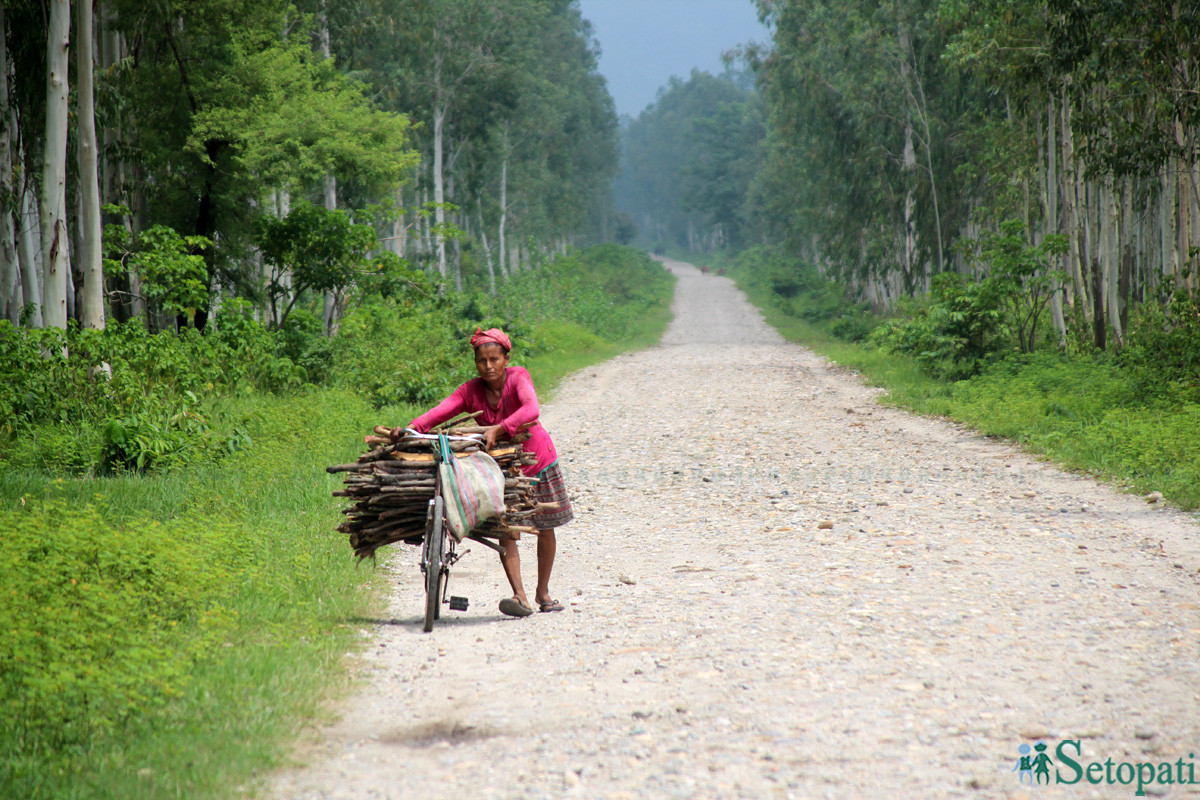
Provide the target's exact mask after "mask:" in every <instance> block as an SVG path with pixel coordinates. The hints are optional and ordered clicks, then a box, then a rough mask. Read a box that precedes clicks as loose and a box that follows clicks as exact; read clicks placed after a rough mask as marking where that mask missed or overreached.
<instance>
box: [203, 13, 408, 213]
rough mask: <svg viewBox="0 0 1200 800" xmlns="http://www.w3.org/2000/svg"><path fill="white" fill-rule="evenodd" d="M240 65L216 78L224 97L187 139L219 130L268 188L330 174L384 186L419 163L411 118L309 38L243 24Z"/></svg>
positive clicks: (235, 53)
mask: <svg viewBox="0 0 1200 800" xmlns="http://www.w3.org/2000/svg"><path fill="white" fill-rule="evenodd" d="M230 48H231V60H232V62H233V68H231V69H229V70H228V71H226V72H225V73H224V74H222V75H221V76H220V77H219V79H218V80H217V81H216V83H215V85H214V86H213V91H214V93H215V94H216V96H217V97H218V98H220V101H219V102H218V103H215V104H213V105H212V106H209V107H207V108H204V109H202V110H200V111H199V112H198V113H197V114H196V115H195V116H194V118H193V122H192V125H193V128H192V132H191V136H190V138H189V141H188V148H189V149H190V150H192V151H194V152H195V153H196V154H197V155H199V156H201V157H202V158H205V159H206V160H207V159H208V158H209V157H208V155H207V153H206V151H207V148H208V143H209V142H211V141H212V140H221V141H224V142H229V143H230V144H231V145H232V146H233V147H235V148H236V156H235V159H236V162H237V163H238V164H239V166H241V167H243V168H244V169H246V170H247V171H248V172H249V173H250V174H252V175H254V176H255V177H256V178H257V179H258V180H260V181H261V182H262V185H263V186H264V187H269V188H275V187H279V188H292V189H304V188H307V186H309V185H310V184H312V183H313V182H316V181H319V180H321V179H323V178H324V176H325V175H326V174H327V173H328V174H333V175H335V176H337V177H338V178H339V179H341V180H357V181H358V182H359V183H362V184H365V185H368V186H373V187H376V188H379V189H383V190H386V189H388V188H389V187H392V186H395V185H396V184H398V183H399V182H400V181H401V179H402V176H403V175H404V174H405V172H406V171H407V170H408V169H411V168H412V167H413V166H415V165H416V163H417V161H418V154H417V153H416V152H415V151H414V150H412V149H411V148H410V147H409V146H408V141H407V136H408V127H409V125H408V118H407V117H406V116H404V115H401V114H394V113H388V112H386V111H381V110H379V109H376V108H373V107H372V105H371V103H370V101H369V100H368V99H367V97H366V93H367V90H368V87H366V86H365V85H363V84H362V83H360V82H359V81H356V80H354V79H353V78H351V77H350V76H348V75H346V74H344V73H342V72H340V71H339V70H338V69H337V67H336V66H335V64H334V61H333V60H332V59H328V60H326V59H321V58H319V57H318V56H317V55H316V54H315V53H314V51H313V48H312V46H311V45H310V43H309V39H308V37H306V36H302V35H292V36H290V37H288V38H285V39H283V40H279V39H277V38H276V35H275V34H274V33H273V32H271V33H268V32H265V31H257V32H256V31H237V32H235V33H234V35H233V37H232V39H231V41H230Z"/></svg>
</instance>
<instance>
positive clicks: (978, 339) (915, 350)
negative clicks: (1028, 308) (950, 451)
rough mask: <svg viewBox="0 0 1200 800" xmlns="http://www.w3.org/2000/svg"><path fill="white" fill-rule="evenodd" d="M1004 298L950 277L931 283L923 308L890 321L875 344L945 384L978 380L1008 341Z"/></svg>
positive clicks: (993, 285)
mask: <svg viewBox="0 0 1200 800" xmlns="http://www.w3.org/2000/svg"><path fill="white" fill-rule="evenodd" d="M1004 304H1005V293H1004V291H1003V289H1002V287H1001V286H1000V285H999V284H998V283H997V282H995V281H983V282H972V281H967V280H965V279H964V278H963V277H962V276H961V275H957V274H955V273H949V272H947V273H943V274H941V275H937V276H935V277H934V279H933V287H932V291H931V292H930V300H929V302H928V304H925V305H922V306H918V307H917V308H916V310H915V312H914V313H913V316H912V317H910V318H900V319H894V320H890V321H889V322H887V323H885V324H883V325H882V326H880V328H879V329H878V330H876V331H875V333H874V334H873V337H872V338H873V339H874V341H875V342H877V343H879V344H881V345H883V346H885V347H887V348H888V349H890V350H891V351H892V352H895V353H905V354H907V355H911V356H913V357H914V358H916V359H917V361H918V363H920V365H921V367H922V369H924V370H925V371H926V372H927V373H929V374H930V375H933V376H935V377H941V378H947V379H951V380H955V379H961V378H967V377H970V376H972V375H975V374H978V373H979V371H980V370H981V369H983V368H984V367H985V366H986V365H987V364H989V363H991V362H993V361H995V360H996V359H997V358H998V357H999V355H1000V353H1001V352H1002V350H1003V349H1004V347H1005V345H1006V342H1007V340H1008V328H1007V326H1006V318H1005V309H1004Z"/></svg>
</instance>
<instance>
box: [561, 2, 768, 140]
mask: <svg viewBox="0 0 1200 800" xmlns="http://www.w3.org/2000/svg"><path fill="white" fill-rule="evenodd" d="M579 8H580V10H582V11H583V16H584V18H585V19H588V20H590V21H591V23H592V27H593V30H594V33H595V36H596V39H597V41H599V42H600V72H601V74H602V75H604V77H605V78H607V79H608V90H609V92H611V93H612V96H613V99H614V100H616V103H617V113H618V114H629V115H631V116H635V117H636V116H637V115H638V114H639V113H641V111H642V109H644V108H645V107H646V106H648V105H650V104H651V103H653V102H654V96H655V94H656V93H657V92H658V89H659V87H660V86H663V85H664V84H666V82H667V79H668V78H670V77H671V76H672V75H678V76H679V77H681V78H687V76H688V75H690V74H691V72H692V68H693V67H695V68H698V69H701V70H705V71H707V72H711V73H713V74H714V75H717V74H720V73H721V72H722V71H723V70H724V65H722V64H721V53H723V52H725V51H726V50H729V49H731V48H733V47H736V46H737V45H739V44H741V43H743V42H748V41H759V42H764V41H767V40H768V39H769V38H770V37H769V35H768V32H767V29H766V28H764V27H763V26H762V25H760V24H759V22H758V13H757V11H756V10H755V6H754V3H753V2H752V0H579Z"/></svg>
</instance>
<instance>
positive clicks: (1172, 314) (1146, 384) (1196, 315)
mask: <svg viewBox="0 0 1200 800" xmlns="http://www.w3.org/2000/svg"><path fill="white" fill-rule="evenodd" d="M1121 358H1122V363H1123V364H1125V365H1126V366H1127V367H1128V369H1129V371H1130V374H1131V377H1132V380H1133V382H1134V385H1135V387H1136V391H1137V392H1138V393H1139V394H1142V395H1145V396H1147V397H1149V398H1152V399H1154V400H1157V401H1159V402H1164V403H1171V402H1175V401H1178V400H1184V401H1186V402H1190V403H1200V299H1196V298H1191V297H1188V296H1187V294H1186V293H1185V292H1177V293H1175V294H1174V295H1172V296H1171V299H1170V300H1169V301H1168V302H1167V303H1166V304H1165V306H1163V305H1159V304H1155V303H1148V304H1146V305H1143V306H1141V307H1140V308H1139V313H1138V315H1137V317H1136V319H1135V320H1134V322H1133V324H1131V325H1130V330H1129V346H1128V347H1127V348H1126V349H1125V351H1124V352H1123V353H1122V356H1121Z"/></svg>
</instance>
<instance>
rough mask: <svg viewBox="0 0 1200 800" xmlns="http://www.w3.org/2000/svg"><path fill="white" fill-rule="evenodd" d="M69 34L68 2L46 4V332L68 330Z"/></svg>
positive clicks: (43, 206)
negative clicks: (60, 329) (54, 329)
mask: <svg viewBox="0 0 1200 800" xmlns="http://www.w3.org/2000/svg"><path fill="white" fill-rule="evenodd" d="M70 34H71V4H70V0H50V25H49V29H48V32H47V35H46V138H45V155H44V160H43V162H42V163H43V169H42V203H41V218H42V265H43V269H44V270H45V275H44V289H43V292H42V297H43V300H44V305H45V308H44V310H43V319H44V320H45V323H46V325H47V327H55V328H63V329H65V328H66V327H67V282H68V281H69V279H70V272H71V265H70V260H69V255H68V253H69V250H70V244H69V235H68V232H67V111H68V108H67V89H68V87H67V70H68V68H69V66H68V52H67V51H68V47H69V45H70Z"/></svg>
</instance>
